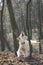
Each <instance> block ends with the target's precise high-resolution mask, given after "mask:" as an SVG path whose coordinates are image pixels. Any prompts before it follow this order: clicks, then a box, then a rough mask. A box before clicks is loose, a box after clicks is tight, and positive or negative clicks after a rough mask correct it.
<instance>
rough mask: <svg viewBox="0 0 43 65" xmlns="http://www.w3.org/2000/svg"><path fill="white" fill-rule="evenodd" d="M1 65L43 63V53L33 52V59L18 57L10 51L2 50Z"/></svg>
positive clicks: (0, 54) (42, 64)
mask: <svg viewBox="0 0 43 65" xmlns="http://www.w3.org/2000/svg"><path fill="white" fill-rule="evenodd" d="M0 65H43V54H32V57H31V59H29V58H25V59H24V58H23V57H19V58H18V57H17V56H15V55H14V54H13V53H12V52H10V51H4V52H1V51H0Z"/></svg>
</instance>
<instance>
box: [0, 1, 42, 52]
mask: <svg viewBox="0 0 43 65" xmlns="http://www.w3.org/2000/svg"><path fill="white" fill-rule="evenodd" d="M22 31H24V32H25V34H26V35H29V39H30V40H31V39H32V40H38V41H40V50H41V51H40V52H41V53H43V0H0V50H2V51H4V50H5V49H6V50H7V49H8V50H10V51H12V52H14V53H15V52H16V51H17V49H18V41H17V40H16V38H17V37H18V36H19V35H20V33H21V32H22ZM28 31H29V32H28Z"/></svg>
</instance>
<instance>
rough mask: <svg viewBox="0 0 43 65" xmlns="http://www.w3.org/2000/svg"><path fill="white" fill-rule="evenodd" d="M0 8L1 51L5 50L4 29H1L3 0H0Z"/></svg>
mask: <svg viewBox="0 0 43 65" xmlns="http://www.w3.org/2000/svg"><path fill="white" fill-rule="evenodd" d="M1 4H2V6H1V7H2V8H1V11H0V13H1V14H0V16H1V49H2V51H4V50H5V43H4V30H3V10H4V0H2V1H1Z"/></svg>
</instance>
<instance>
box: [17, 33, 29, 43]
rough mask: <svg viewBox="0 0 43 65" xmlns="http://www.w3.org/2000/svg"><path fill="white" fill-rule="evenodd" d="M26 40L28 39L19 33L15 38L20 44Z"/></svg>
mask: <svg viewBox="0 0 43 65" xmlns="http://www.w3.org/2000/svg"><path fill="white" fill-rule="evenodd" d="M27 39H28V37H27V36H26V35H25V33H24V32H21V34H20V35H19V37H17V40H18V41H20V42H24V41H25V40H27Z"/></svg>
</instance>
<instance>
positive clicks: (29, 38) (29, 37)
mask: <svg viewBox="0 0 43 65" xmlns="http://www.w3.org/2000/svg"><path fill="white" fill-rule="evenodd" d="M30 3H31V0H29V2H28V3H27V9H26V10H27V12H26V14H27V17H26V26H27V30H28V40H29V45H30V58H31V54H32V46H31V42H30V40H31V36H30V31H29V25H28V24H29V23H28V22H30V26H31V19H30V21H28V6H29V5H30ZM29 7H31V6H29ZM29 9H30V8H29ZM30 10H31V9H30ZM29 13H31V11H30V12H29ZM29 16H30V17H31V15H29Z"/></svg>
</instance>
